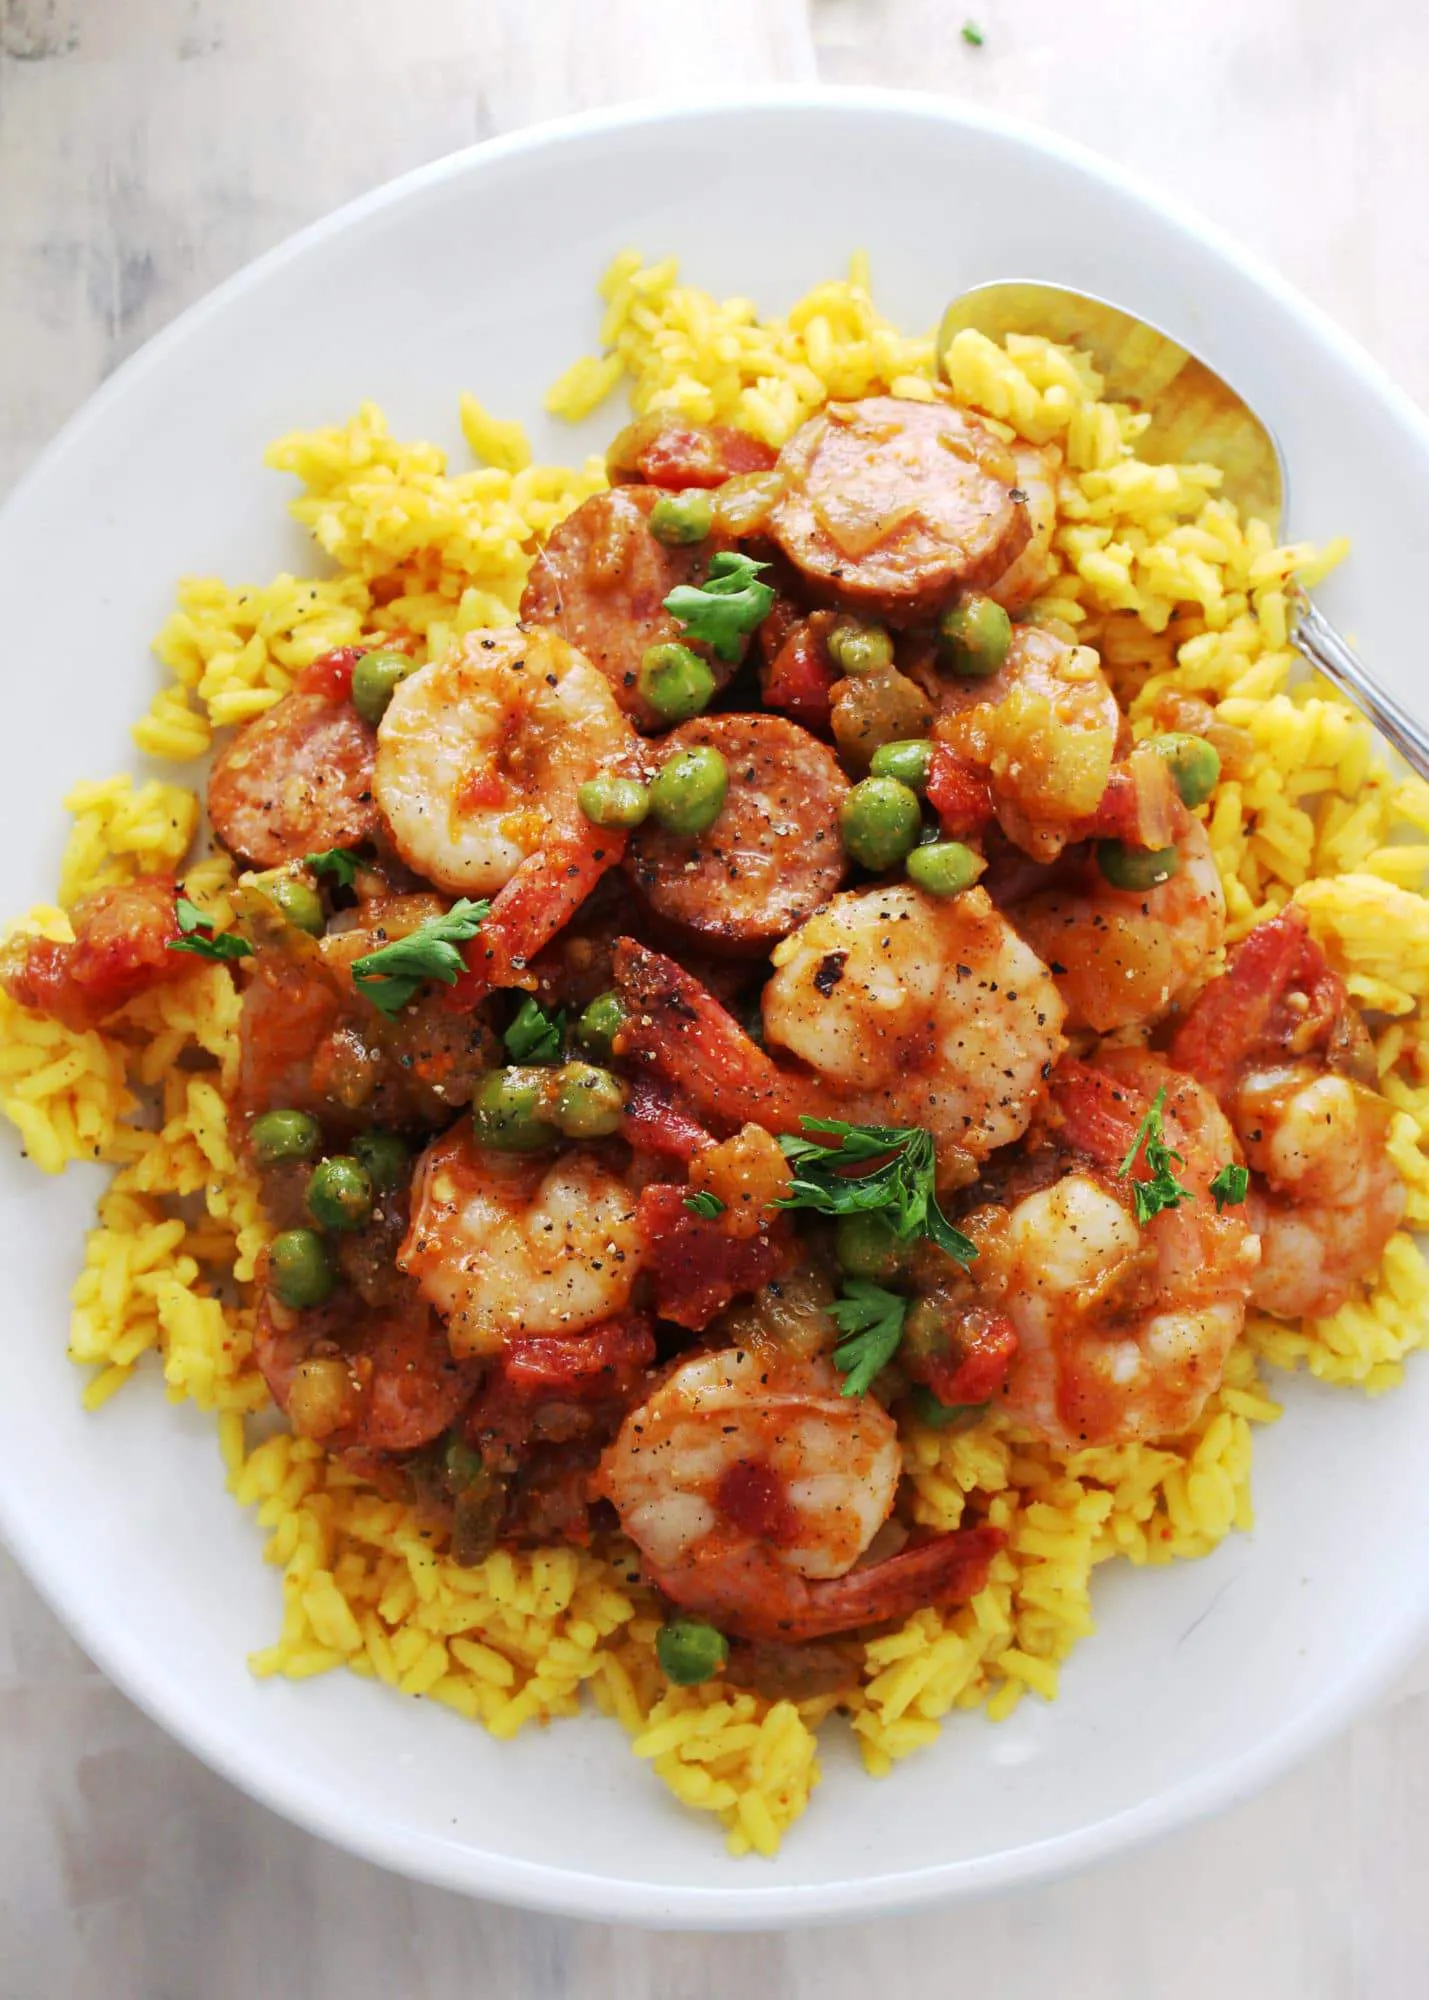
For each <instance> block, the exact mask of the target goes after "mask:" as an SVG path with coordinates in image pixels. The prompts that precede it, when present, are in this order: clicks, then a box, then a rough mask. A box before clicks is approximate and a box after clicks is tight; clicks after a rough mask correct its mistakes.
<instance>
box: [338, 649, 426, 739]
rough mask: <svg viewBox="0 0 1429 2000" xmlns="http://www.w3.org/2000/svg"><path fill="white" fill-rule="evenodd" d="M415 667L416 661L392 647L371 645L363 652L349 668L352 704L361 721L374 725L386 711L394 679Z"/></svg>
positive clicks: (415, 668)
mask: <svg viewBox="0 0 1429 2000" xmlns="http://www.w3.org/2000/svg"><path fill="white" fill-rule="evenodd" d="M416 671H417V662H416V661H415V660H409V659H408V658H407V655H406V654H405V653H399V652H398V651H397V650H396V648H395V647H392V646H374V647H373V649H372V651H371V652H370V653H364V654H363V655H362V658H361V659H360V660H359V661H358V662H357V664H356V666H355V667H354V668H353V670H352V705H353V707H354V708H355V709H356V710H357V712H358V714H359V715H360V716H361V717H362V719H363V721H364V722H370V723H371V724H372V727H373V728H374V729H375V728H376V727H377V725H378V723H379V722H380V721H381V720H382V718H383V716H384V715H385V714H386V713H387V704H388V702H389V701H391V699H392V696H393V693H394V692H395V690H396V687H397V683H398V681H404V680H406V678H407V676H408V674H414V673H416Z"/></svg>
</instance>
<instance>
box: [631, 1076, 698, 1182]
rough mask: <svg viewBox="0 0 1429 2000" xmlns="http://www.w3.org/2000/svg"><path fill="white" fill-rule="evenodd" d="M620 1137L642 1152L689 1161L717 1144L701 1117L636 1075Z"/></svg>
mask: <svg viewBox="0 0 1429 2000" xmlns="http://www.w3.org/2000/svg"><path fill="white" fill-rule="evenodd" d="M620 1136H621V1138H622V1139H624V1140H626V1142H627V1143H628V1144H629V1145H631V1146H635V1147H638V1148H639V1149H640V1150H641V1151H642V1152H646V1153H658V1154H659V1155H660V1156H661V1158H663V1159H670V1160H684V1161H686V1162H687V1163H688V1162H689V1161H690V1160H693V1158H694V1157H695V1155H696V1153H702V1152H703V1151H704V1149H705V1147H706V1146H712V1145H713V1144H714V1143H715V1142H714V1139H713V1137H712V1135H711V1134H710V1133H709V1132H707V1131H706V1130H705V1128H704V1126H703V1125H701V1123H700V1121H699V1120H698V1118H695V1117H694V1116H692V1114H691V1113H690V1112H688V1111H686V1110H685V1109H684V1107H683V1106H682V1105H681V1104H680V1103H679V1102H678V1101H677V1100H676V1099H675V1098H674V1097H672V1096H669V1095H667V1093H666V1092H664V1091H662V1090H661V1089H660V1088H659V1087H658V1085H657V1084H655V1083H654V1082H653V1081H652V1079H651V1078H649V1077H644V1076H638V1077H636V1079H635V1081H634V1083H633V1084H632V1085H631V1086H630V1095H629V1096H628V1097H627V1098H626V1100H625V1110H624V1112H623V1114H622V1116H621V1120H620Z"/></svg>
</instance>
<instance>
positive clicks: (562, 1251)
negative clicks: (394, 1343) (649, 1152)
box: [397, 1119, 641, 1355]
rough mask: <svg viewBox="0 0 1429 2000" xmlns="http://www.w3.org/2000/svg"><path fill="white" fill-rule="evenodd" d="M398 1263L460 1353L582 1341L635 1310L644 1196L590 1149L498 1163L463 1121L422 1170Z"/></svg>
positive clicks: (504, 1156)
mask: <svg viewBox="0 0 1429 2000" xmlns="http://www.w3.org/2000/svg"><path fill="white" fill-rule="evenodd" d="M397 1262H398V1263H399V1264H400V1265H401V1267H402V1269H403V1270H404V1271H408V1272H410V1273H411V1275H412V1276H413V1277H414V1278H415V1279H416V1281H417V1285H418V1288H419V1289H420V1291H421V1293H422V1295H423V1297H424V1298H426V1299H428V1300H430V1302H431V1303H432V1304H433V1305H434V1306H435V1307H436V1309H437V1311H438V1312H439V1313H440V1314H441V1315H442V1317H443V1318H444V1319H445V1320H446V1322H447V1333H448V1336H449V1338H450V1340H451V1345H452V1351H453V1353H455V1354H463V1355H464V1354H492V1353H496V1352H499V1351H500V1349H501V1348H502V1346H503V1345H504V1344H505V1342H506V1341H507V1340H508V1339H509V1338H511V1337H512V1336H514V1335H516V1334H543V1333H576V1332H579V1330H580V1329H581V1328H582V1327H587V1326H594V1325H595V1324H596V1323H597V1322H598V1321H600V1320H604V1319H612V1318H614V1317H616V1316H617V1315H618V1314H620V1313H621V1312H622V1311H623V1310H624V1308H625V1306H626V1305H627V1303H628V1302H629V1299H630V1293H631V1290H632V1288H633V1286H634V1284H635V1278H636V1274H637V1273H638V1271H639V1270H640V1266H641V1237H640V1232H639V1229H638V1227H637V1223H636V1213H635V1197H634V1196H633V1195H632V1194H631V1193H630V1192H629V1191H628V1189H627V1188H626V1187H625V1185H624V1184H623V1182H621V1181H620V1180H618V1179H617V1178H616V1176H615V1175H614V1174H613V1173H611V1172H610V1170H609V1168H608V1167H607V1166H606V1165H605V1164H604V1162H603V1161H602V1160H601V1159H600V1158H599V1156H598V1155H597V1154H595V1153H593V1152H591V1151H589V1150H588V1149H586V1150H582V1149H579V1148H576V1149H573V1150H570V1151H567V1152H564V1153H562V1154H561V1155H560V1157H559V1158H557V1159H556V1160H554V1161H553V1160H551V1159H549V1158H543V1157H540V1156H537V1157H536V1158H531V1157H523V1156H521V1155H513V1154H511V1153H497V1152H490V1151H487V1150H486V1149H484V1148H483V1147H481V1146H479V1145H478V1144H477V1143H476V1140H475V1138H474V1136H473V1134H472V1128H471V1125H470V1123H469V1121H467V1120H465V1119H464V1120H463V1121H462V1122H461V1123H460V1124H459V1125H457V1126H455V1127H454V1128H453V1129H452V1131H450V1132H448V1133H446V1134H445V1135H444V1136H443V1137H442V1138H440V1139H438V1140H436V1141H435V1142H434V1143H433V1144H432V1145H430V1146H429V1147H428V1148H427V1150H426V1152H425V1153H424V1154H423V1155H422V1158H421V1160H420V1161H419V1163H418V1167H417V1176H416V1180H415V1182H414V1184H413V1190H412V1226H411V1228H410V1229H409V1230H408V1232H407V1237H406V1240H405V1242H404V1243H403V1245H402V1247H401V1249H400V1250H399V1251H398V1253H397Z"/></svg>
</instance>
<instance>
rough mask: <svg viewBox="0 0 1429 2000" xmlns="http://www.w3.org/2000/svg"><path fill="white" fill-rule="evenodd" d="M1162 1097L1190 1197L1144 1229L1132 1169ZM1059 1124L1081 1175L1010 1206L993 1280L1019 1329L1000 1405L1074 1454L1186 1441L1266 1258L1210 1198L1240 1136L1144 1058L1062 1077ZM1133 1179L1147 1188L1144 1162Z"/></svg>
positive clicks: (1126, 1053)
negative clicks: (1128, 1162)
mask: <svg viewBox="0 0 1429 2000" xmlns="http://www.w3.org/2000/svg"><path fill="white" fill-rule="evenodd" d="M1162 1088H1164V1089H1165V1091H1166V1099H1165V1106H1164V1110H1163V1113H1162V1122H1163V1130H1164V1134H1165V1143H1166V1144H1167V1145H1169V1146H1171V1147H1172V1148H1173V1149H1174V1150H1175V1151H1176V1152H1178V1153H1180V1154H1181V1155H1182V1156H1183V1157H1182V1161H1181V1162H1180V1163H1179V1164H1177V1165H1176V1167H1175V1175H1176V1179H1177V1181H1178V1182H1179V1183H1180V1185H1181V1186H1182V1187H1184V1188H1186V1189H1188V1190H1189V1192H1190V1195H1191V1199H1190V1200H1188V1201H1184V1202H1181V1203H1180V1204H1178V1205H1177V1206H1175V1207H1173V1208H1166V1209H1162V1210H1161V1212H1160V1213H1159V1214H1156V1215H1153V1216H1152V1217H1151V1218H1150V1220H1149V1221H1147V1222H1145V1223H1139V1222H1138V1221H1137V1219H1136V1214H1135V1210H1134V1206H1133V1198H1132V1189H1131V1184H1130V1177H1123V1176H1122V1175H1121V1173H1120V1171H1119V1169H1120V1167H1121V1165H1122V1163H1123V1161H1124V1160H1125V1159H1126V1157H1127V1155H1128V1153H1129V1152H1130V1151H1131V1148H1132V1147H1133V1145H1134V1144H1135V1143H1136V1137H1137V1131H1138V1128H1139V1127H1140V1125H1141V1122H1142V1120H1143V1118H1144V1117H1145V1116H1146V1113H1147V1111H1148V1109H1149V1108H1150V1106H1151V1104H1152V1102H1153V1101H1154V1099H1155V1096H1156V1093H1157V1091H1158V1090H1160V1089H1162ZM1051 1123H1052V1126H1053V1129H1054V1130H1055V1133H1056V1138H1055V1147H1056V1151H1057V1153H1058V1154H1061V1155H1063V1156H1066V1157H1068V1159H1069V1164H1070V1171H1066V1172H1063V1173H1061V1174H1060V1175H1059V1177H1058V1178H1056V1179H1055V1180H1053V1181H1052V1182H1051V1183H1050V1185H1045V1186H1042V1187H1039V1188H1036V1189H1035V1190H1034V1191H1033V1192H1032V1193H1030V1194H1028V1195H1025V1196H1024V1197H1023V1198H1022V1199H1020V1200H1016V1201H1014V1202H1013V1203H1012V1204H1011V1205H1010V1212H1009V1215H1008V1218H1007V1224H1006V1228H1005V1232H1004V1233H1003V1235H1002V1237H1001V1240H1000V1241H999V1242H998V1244H997V1246H996V1249H995V1252H994V1254H993V1258H992V1259H990V1260H989V1261H990V1268H989V1270H988V1271H987V1273H986V1274H985V1276H984V1275H982V1274H979V1275H980V1277H981V1280H982V1282H983V1283H984V1284H985V1285H987V1286H988V1287H989V1289H990V1290H991V1292H992V1293H993V1295H994V1296H995V1298H996V1302H997V1304H998V1305H999V1306H1000V1308H1001V1310H1002V1311H1003V1312H1005V1313H1006V1314H1007V1316H1008V1317H1009V1318H1010V1320H1011V1321H1012V1324H1013V1326H1014V1327H1015V1328H1016V1331H1017V1338H1018V1345H1017V1351H1016V1354H1015V1356H1014V1358H1013V1360H1012V1364H1011V1368H1010V1370H1009V1372H1008V1377H1007V1383H1006V1387H1005V1389H1004V1390H1003V1393H1002V1397H1001V1400H1000V1402H999V1407H1000V1408H1002V1409H1004V1410H1005V1411H1006V1412H1007V1413H1008V1414H1009V1415H1010V1416H1013V1417H1015V1418H1016V1419H1018V1421H1020V1422H1021V1423H1023V1424H1025V1425H1026V1426H1027V1427H1028V1428H1029V1429H1030V1430H1033V1431H1036V1432H1037V1433H1038V1434H1039V1435H1040V1436H1042V1437H1044V1438H1046V1439H1048V1440H1049V1441H1050V1442H1051V1443H1053V1444H1060V1445H1067V1446H1071V1447H1074V1448H1075V1447H1078V1446H1082V1445H1099V1444H1114V1443H1118V1442H1120V1441H1123V1440H1130V1439H1137V1438H1156V1437H1170V1436H1174V1435H1176V1434H1177V1433H1178V1432H1181V1431H1184V1430H1185V1429H1186V1428H1187V1427H1188V1426H1189V1425H1190V1424H1192V1423H1194V1422H1195V1420H1196V1418H1197V1417H1198V1416H1199V1415H1200V1413H1201V1410H1202V1409H1203V1407H1204V1405H1205V1401H1206V1398H1207V1397H1208V1396H1209V1395H1210V1394H1211V1392H1212V1391H1213V1390H1214V1389H1215V1388H1216V1387H1217V1386H1218V1385H1219V1383H1220V1379H1221V1373H1222V1370H1223V1368H1224V1366H1225V1360H1226V1356H1227V1355H1228V1354H1229V1353H1230V1350H1231V1348H1232V1347H1233V1346H1234V1344H1235V1342H1236V1340H1237V1339H1238V1338H1239V1335H1240V1332H1241V1328H1242V1326H1243V1325H1244V1323H1245V1311H1246V1302H1247V1299H1248V1297H1249V1293H1250V1285H1251V1280H1252V1278H1253V1275H1254V1271H1255V1266H1256V1262H1257V1259H1258V1246H1257V1242H1256V1238H1255V1235H1254V1234H1253V1232H1252V1230H1251V1228H1250V1226H1249V1224H1248V1222H1247V1220H1246V1218H1245V1216H1244V1214H1243V1211H1241V1210H1239V1209H1237V1208H1226V1209H1225V1211H1224V1212H1223V1213H1221V1214H1218V1213H1217V1212H1216V1204H1215V1201H1214V1199H1213V1197H1212V1196H1211V1195H1210V1194H1209V1192H1208V1190H1209V1184H1210V1181H1211V1179H1212V1178H1213V1176H1214V1175H1215V1173H1216V1171H1217V1169H1218V1168H1219V1167H1220V1166H1221V1165H1222V1164H1223V1163H1224V1162H1225V1161H1227V1160H1229V1159H1231V1158H1233V1157H1234V1150H1235V1148H1234V1139H1233V1137H1232V1134H1231V1130H1230V1127H1229V1125H1228V1124H1227V1122H1226V1120H1225V1118H1224V1117H1223V1116H1222V1114H1221V1112H1220V1110H1219V1109H1218V1107H1217V1105H1216V1102H1215V1099H1214V1098H1213V1097H1212V1096H1211V1095H1210V1093H1209V1092H1208V1091H1206V1090H1204V1089H1202V1088H1201V1086H1200V1085H1199V1084H1197V1083H1196V1082H1195V1081H1194V1080H1193V1079H1192V1078H1190V1077H1186V1076H1180V1075H1177V1074H1176V1073H1175V1072H1174V1071H1172V1070H1169V1069H1168V1068H1167V1067H1166V1066H1165V1064H1164V1063H1162V1062H1160V1061H1158V1060H1157V1059H1156V1058H1155V1057H1152V1056H1149V1055H1146V1054H1144V1053H1143V1052H1142V1051H1141V1050H1134V1049H1122V1050H1115V1051H1105V1052H1103V1054H1102V1055H1101V1056H1100V1057H1099V1058H1098V1063H1097V1066H1096V1067H1095V1068H1092V1067H1089V1066H1088V1065H1086V1064H1084V1063H1079V1062H1066V1063H1063V1064H1062V1065H1061V1066H1060V1067H1059V1069H1058V1070H1057V1072H1056V1074H1055V1075H1054V1076H1053V1078H1052V1083H1051ZM1131 1175H1132V1176H1135V1177H1140V1178H1146V1177H1147V1170H1146V1166H1145V1164H1144V1151H1143V1152H1140V1153H1138V1155H1137V1157H1136V1159H1135V1160H1134V1161H1133V1163H1132V1168H1131ZM994 1260H995V1261H994ZM974 1268H975V1270H976V1268H977V1267H974Z"/></svg>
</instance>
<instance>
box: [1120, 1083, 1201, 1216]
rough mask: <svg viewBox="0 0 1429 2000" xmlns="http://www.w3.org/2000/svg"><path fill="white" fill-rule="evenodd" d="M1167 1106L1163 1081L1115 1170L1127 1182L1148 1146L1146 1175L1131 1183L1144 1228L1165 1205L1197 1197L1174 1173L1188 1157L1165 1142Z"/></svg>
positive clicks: (1134, 1201) (1170, 1205) (1173, 1205)
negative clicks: (1138, 1157)
mask: <svg viewBox="0 0 1429 2000" xmlns="http://www.w3.org/2000/svg"><path fill="white" fill-rule="evenodd" d="M1165 1108H1166V1086H1165V1084H1164V1083H1163V1084H1162V1086H1161V1088H1160V1090H1158V1091H1157V1093H1156V1095H1155V1097H1153V1098H1152V1100H1151V1109H1150V1110H1149V1111H1148V1112H1147V1114H1146V1116H1145V1117H1144V1118H1143V1119H1142V1121H1141V1124H1140V1125H1139V1126H1138V1127H1137V1132H1136V1137H1135V1138H1134V1139H1133V1140H1132V1142H1131V1149H1130V1151H1129V1152H1128V1153H1127V1156H1126V1158H1125V1159H1124V1160H1123V1161H1122V1163H1121V1165H1120V1166H1119V1167H1118V1168H1117V1170H1116V1171H1117V1178H1118V1180H1123V1181H1124V1180H1125V1179H1126V1177H1127V1175H1128V1174H1129V1173H1130V1172H1131V1169H1132V1166H1133V1165H1134V1164H1135V1160H1136V1156H1137V1154H1138V1153H1139V1152H1140V1151H1141V1149H1142V1147H1143V1146H1144V1147H1145V1148H1146V1169H1147V1178H1146V1179H1145V1180H1139V1179H1138V1180H1133V1181H1132V1183H1131V1198H1132V1202H1133V1203H1134V1205H1135V1208H1136V1219H1137V1221H1138V1222H1139V1223H1140V1224H1141V1225H1142V1227H1143V1228H1145V1226H1146V1224H1147V1223H1148V1222H1150V1220H1151V1218H1152V1216H1153V1215H1159V1214H1160V1213H1161V1211H1162V1209H1163V1208H1176V1207H1179V1205H1180V1204H1181V1203H1182V1202H1183V1201H1194V1200H1195V1199H1196V1197H1195V1194H1194V1192H1193V1191H1192V1190H1191V1189H1190V1188H1188V1187H1183V1186H1182V1185H1181V1183H1180V1181H1178V1180H1177V1178H1176V1176H1175V1173H1174V1172H1173V1168H1174V1167H1184V1166H1185V1164H1186V1160H1185V1155H1184V1154H1182V1153H1178V1152H1177V1151H1176V1150H1175V1148H1174V1147H1172V1146H1168V1145H1167V1144H1166V1133H1165V1128H1164V1126H1163V1124H1162V1121H1161V1114H1162V1112H1163V1111H1164V1110H1165Z"/></svg>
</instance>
